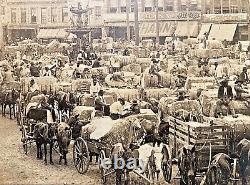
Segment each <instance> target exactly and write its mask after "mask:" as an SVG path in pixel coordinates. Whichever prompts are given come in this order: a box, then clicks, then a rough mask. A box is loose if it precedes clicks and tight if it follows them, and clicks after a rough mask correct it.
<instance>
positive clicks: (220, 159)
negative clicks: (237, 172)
mask: <svg viewBox="0 0 250 185" xmlns="http://www.w3.org/2000/svg"><path fill="white" fill-rule="evenodd" d="M232 162H233V159H232V158H230V157H229V156H228V155H226V154H224V153H219V154H216V155H215V156H214V157H213V160H212V162H211V165H210V167H209V169H208V171H207V173H206V176H205V180H204V182H205V184H206V185H228V183H229V179H230V174H231V163H232Z"/></svg>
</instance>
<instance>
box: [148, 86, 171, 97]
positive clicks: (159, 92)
mask: <svg viewBox="0 0 250 185" xmlns="http://www.w3.org/2000/svg"><path fill="white" fill-rule="evenodd" d="M145 92H146V97H147V99H151V98H155V99H157V100H159V99H160V98H161V97H164V96H170V95H171V94H172V93H173V90H172V89H169V88H161V89H145Z"/></svg>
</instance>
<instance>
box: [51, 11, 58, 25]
mask: <svg viewBox="0 0 250 185" xmlns="http://www.w3.org/2000/svg"><path fill="white" fill-rule="evenodd" d="M56 11H57V8H51V22H52V23H55V22H57V12H56Z"/></svg>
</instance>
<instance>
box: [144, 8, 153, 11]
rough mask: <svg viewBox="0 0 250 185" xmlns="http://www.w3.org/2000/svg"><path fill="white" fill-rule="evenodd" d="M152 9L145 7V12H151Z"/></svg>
mask: <svg viewBox="0 0 250 185" xmlns="http://www.w3.org/2000/svg"><path fill="white" fill-rule="evenodd" d="M152 11H153V8H152V7H145V12H152Z"/></svg>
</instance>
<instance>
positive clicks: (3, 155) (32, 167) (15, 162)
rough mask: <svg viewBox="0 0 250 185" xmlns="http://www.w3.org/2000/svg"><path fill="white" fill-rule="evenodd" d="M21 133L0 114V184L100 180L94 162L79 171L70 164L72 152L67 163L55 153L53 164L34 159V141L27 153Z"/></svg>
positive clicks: (93, 183) (73, 182)
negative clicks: (86, 170)
mask: <svg viewBox="0 0 250 185" xmlns="http://www.w3.org/2000/svg"><path fill="white" fill-rule="evenodd" d="M20 137H21V132H20V131H19V130H18V126H17V124H16V122H15V121H13V120H9V119H7V118H2V117H0V184H44V183H45V184H55V183H56V184H88V185H96V184H100V175H99V170H98V168H97V166H91V167H90V170H89V172H88V173H87V174H86V175H80V174H79V173H77V171H76V169H75V168H74V166H73V161H72V153H70V154H69V155H68V158H69V164H68V166H64V165H61V166H60V165H59V164H58V161H59V159H58V158H59V156H58V154H54V163H55V165H53V166H52V165H49V164H48V165H45V164H44V163H43V161H39V160H37V159H36V150H35V145H33V146H32V147H31V148H30V149H29V153H28V155H25V154H24V153H23V150H22V145H21V141H20ZM71 151H72V150H71Z"/></svg>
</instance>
